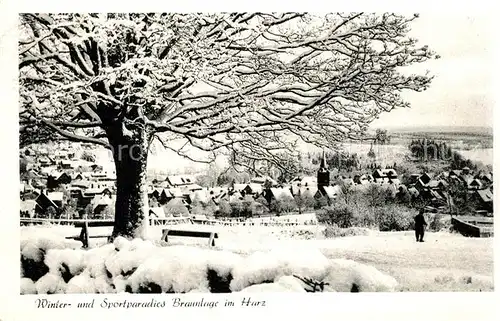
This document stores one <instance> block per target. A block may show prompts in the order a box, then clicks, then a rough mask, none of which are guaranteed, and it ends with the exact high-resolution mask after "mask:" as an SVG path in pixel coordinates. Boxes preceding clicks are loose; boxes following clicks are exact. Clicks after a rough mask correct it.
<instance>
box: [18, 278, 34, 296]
mask: <svg viewBox="0 0 500 321" xmlns="http://www.w3.org/2000/svg"><path fill="white" fill-rule="evenodd" d="M36 293H37V291H36V286H35V282H33V280H32V279H28V278H21V295H22V294H36Z"/></svg>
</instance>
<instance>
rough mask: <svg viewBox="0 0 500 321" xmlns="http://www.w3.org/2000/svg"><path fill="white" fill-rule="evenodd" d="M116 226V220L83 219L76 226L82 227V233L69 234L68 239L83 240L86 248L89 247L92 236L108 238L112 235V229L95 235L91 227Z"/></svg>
mask: <svg viewBox="0 0 500 321" xmlns="http://www.w3.org/2000/svg"><path fill="white" fill-rule="evenodd" d="M112 226H114V221H109V220H106V221H104V220H99V221H87V220H85V221H83V222H77V223H76V224H75V227H77V228H78V227H81V229H82V230H81V232H80V235H78V236H68V237H66V238H67V239H72V240H77V241H80V242H82V244H83V247H84V248H88V247H89V239H91V238H107V239H109V238H110V237H111V231H109V232H107V233H102V231H101V233H100V234H97V235H93V234H91V233H90V231H91V229H90V228H91V227H112Z"/></svg>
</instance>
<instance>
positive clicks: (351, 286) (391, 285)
mask: <svg viewBox="0 0 500 321" xmlns="http://www.w3.org/2000/svg"><path fill="white" fill-rule="evenodd" d="M323 282H326V283H328V285H327V286H326V287H325V291H327V292H328V291H335V292H393V291H395V290H396V288H397V286H398V282H397V281H396V280H395V279H394V278H393V277H392V276H389V275H387V274H385V273H382V272H380V271H379V270H377V269H376V268H374V267H372V266H369V265H365V264H361V263H357V262H354V261H352V260H345V259H333V260H331V261H330V266H329V271H328V275H327V276H326V277H325V278H324V279H323Z"/></svg>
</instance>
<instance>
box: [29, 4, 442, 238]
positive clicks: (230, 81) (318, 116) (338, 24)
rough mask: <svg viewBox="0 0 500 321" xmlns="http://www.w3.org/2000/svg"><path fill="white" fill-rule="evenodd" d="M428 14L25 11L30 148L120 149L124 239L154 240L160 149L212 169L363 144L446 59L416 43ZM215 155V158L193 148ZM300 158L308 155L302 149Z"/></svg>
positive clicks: (116, 153)
mask: <svg viewBox="0 0 500 321" xmlns="http://www.w3.org/2000/svg"><path fill="white" fill-rule="evenodd" d="M416 18H417V15H414V16H410V17H405V16H400V15H396V14H389V13H385V14H365V13H350V14H344V13H336V14H326V15H323V16H315V15H311V14H307V13H281V14H274V13H272V14H271V13H212V14H198V13H192V14H177V13H154V14H145V13H137V14H135V13H125V14H112V13H107V14H22V15H21V16H20V24H19V29H20V30H19V34H20V39H19V85H20V86H19V93H20V114H19V116H20V143H21V146H25V145H27V144H31V143H36V142H45V141H49V140H63V139H64V140H71V141H80V142H87V143H94V144H97V145H100V146H104V147H106V148H108V149H110V150H111V151H112V154H113V158H114V162H115V166H116V175H117V198H116V212H115V226H114V230H113V236H114V237H116V236H117V235H123V236H125V237H144V236H145V232H146V230H145V228H146V227H147V217H148V208H147V207H148V201H147V184H146V166H147V159H148V157H147V156H148V151H149V148H150V147H151V145H152V143H153V141H155V142H159V143H161V145H163V146H164V147H165V148H167V149H171V150H174V151H175V152H177V153H178V154H180V155H183V156H185V157H188V158H193V157H194V156H195V155H196V156H199V158H200V159H198V160H203V161H210V160H212V159H214V158H215V152H216V151H221V152H227V155H231V164H232V165H234V166H241V165H243V166H248V167H252V164H254V163H255V162H261V161H262V160H267V161H270V162H273V163H274V164H275V165H276V166H278V167H279V165H280V164H281V163H282V162H281V159H280V156H279V155H287V154H288V155H290V153H283V151H287V150H289V151H294V150H295V151H296V149H294V148H295V147H296V143H297V142H298V141H300V140H303V141H306V142H309V143H313V144H315V145H318V146H320V147H331V146H332V145H333V144H336V143H338V142H341V141H343V140H345V139H347V138H358V137H360V136H361V135H363V134H364V133H365V130H366V129H367V127H368V125H369V123H370V122H371V121H372V120H374V119H375V118H376V117H377V116H378V115H379V114H380V113H382V112H386V111H390V110H392V109H394V108H398V107H407V106H408V103H407V102H405V101H404V100H403V99H402V97H401V95H400V93H401V92H402V91H404V90H412V91H422V90H424V89H426V88H427V87H428V85H429V84H430V81H431V77H429V76H427V75H415V74H409V73H408V72H406V73H405V72H404V67H405V66H409V65H412V64H415V63H420V62H424V61H426V60H428V59H430V58H434V57H435V55H434V53H433V52H432V51H430V50H429V49H428V48H427V46H420V45H418V44H417V40H416V39H413V38H410V37H409V36H408V32H409V30H410V24H411V22H412V21H413V20H414V19H416ZM195 151H203V153H194V152H195ZM295 153H296V152H295Z"/></svg>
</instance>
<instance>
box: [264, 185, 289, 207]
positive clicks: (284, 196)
mask: <svg viewBox="0 0 500 321" xmlns="http://www.w3.org/2000/svg"><path fill="white" fill-rule="evenodd" d="M264 198H265V199H266V201H267V202H268V204H271V202H272V201H273V200H275V201H282V202H291V201H293V195H292V193H291V192H290V188H287V187H271V188H269V189H267V190H266V191H265V192H264Z"/></svg>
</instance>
